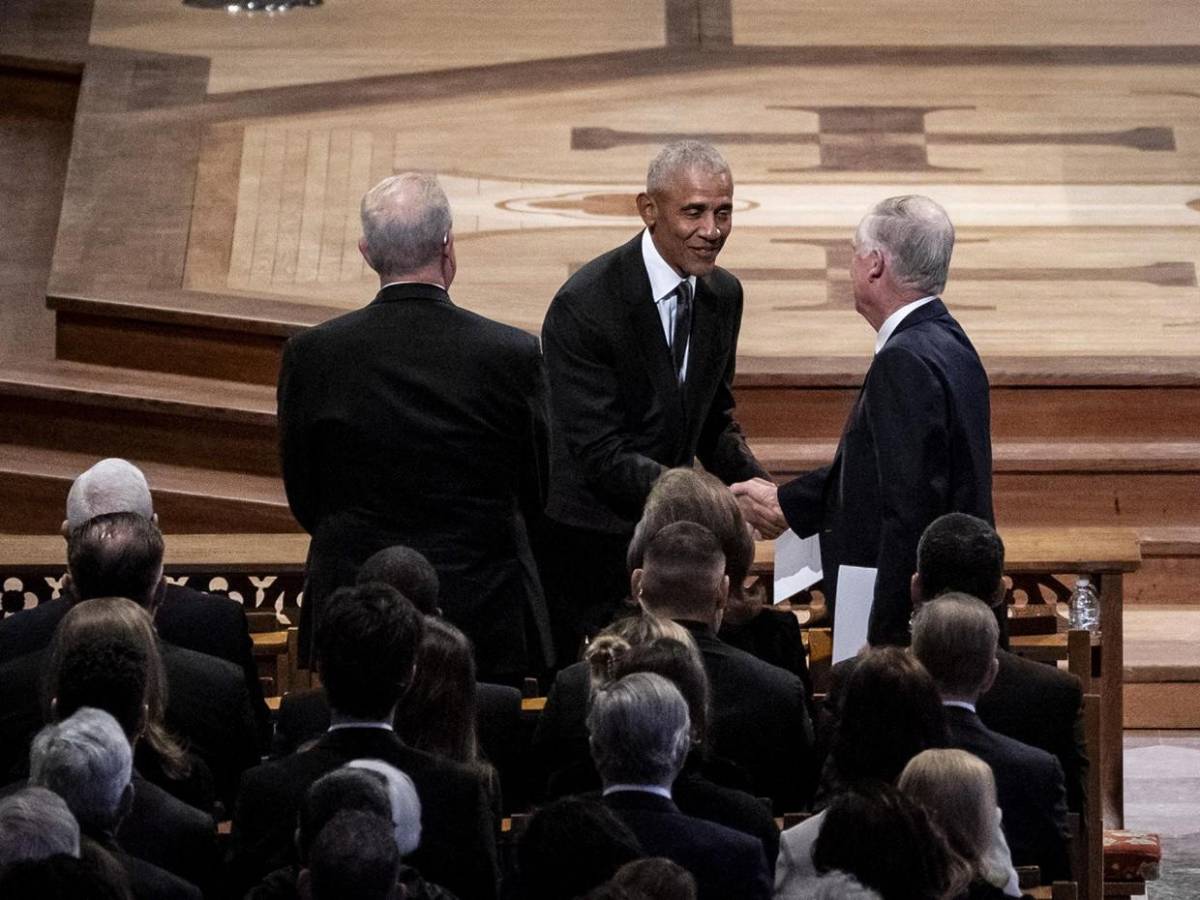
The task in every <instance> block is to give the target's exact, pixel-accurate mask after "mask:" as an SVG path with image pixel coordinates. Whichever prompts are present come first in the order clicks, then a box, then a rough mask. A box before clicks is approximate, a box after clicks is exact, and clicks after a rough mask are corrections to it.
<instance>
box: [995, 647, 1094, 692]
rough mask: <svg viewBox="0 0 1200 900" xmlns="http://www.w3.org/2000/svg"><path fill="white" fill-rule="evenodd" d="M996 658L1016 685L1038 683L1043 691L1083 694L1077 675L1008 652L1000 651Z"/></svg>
mask: <svg viewBox="0 0 1200 900" xmlns="http://www.w3.org/2000/svg"><path fill="white" fill-rule="evenodd" d="M996 658H997V660H999V662H1000V670H1001V672H1002V673H1004V674H1006V675H1007V676H1008V678H1009V679H1010V680H1011V681H1012V682H1014V683H1015V684H1022V683H1025V684H1032V683H1036V685H1037V686H1038V688H1040V689H1042V690H1057V691H1061V692H1063V693H1065V694H1072V695H1077V694H1079V693H1081V692H1082V686H1081V685H1080V683H1079V679H1078V678H1077V677H1075V675H1073V674H1071V673H1070V672H1064V671H1063V670H1062V669H1059V668H1057V667H1055V666H1048V665H1046V664H1045V663H1040V662H1035V661H1034V660H1031V659H1025V658H1024V657H1023V656H1020V655H1019V654H1016V653H1012V652H1010V651H1008V650H1000V651H998V652H997V653H996Z"/></svg>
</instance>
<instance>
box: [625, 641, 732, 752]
mask: <svg viewBox="0 0 1200 900" xmlns="http://www.w3.org/2000/svg"><path fill="white" fill-rule="evenodd" d="M634 672H653V673H655V674H656V675H661V676H662V677H663V678H665V679H667V680H668V681H669V682H671V684H673V685H675V687H676V688H678V689H679V693H681V694H682V695H683V699H684V700H685V701H686V702H687V707H688V717H689V718H690V719H691V721H692V740H693V741H696V742H698V743H699V742H702V741H703V740H704V737H705V735H706V733H707V730H708V704H709V689H708V675H707V673H706V672H705V671H704V661H703V659H702V658H701V656H700V650H699V648H697V647H696V642H695V641H694V640H692V636H691V635H690V634H689V635H687V640H686V641H680V640H676V639H674V638H657V639H655V640H653V641H650V642H649V643H645V644H640V645H638V646H636V647H630V648H629V652H628V653H626V654H624V655H623V656H622V657H620V658H619V659H618V660H617V661H616V664H615V665H614V666H613V670H612V679H613V680H616V679H619V678H624V677H625V676H626V675H632V674H633V673H634Z"/></svg>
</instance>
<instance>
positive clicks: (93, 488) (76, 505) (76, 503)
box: [64, 457, 154, 533]
mask: <svg viewBox="0 0 1200 900" xmlns="http://www.w3.org/2000/svg"><path fill="white" fill-rule="evenodd" d="M116 512H132V513H137V514H138V515H139V516H144V517H145V518H147V519H151V518H153V517H154V501H153V500H152V499H151V497H150V485H149V484H147V483H146V476H145V475H143V474H142V470H141V469H139V468H138V467H137V466H135V465H134V464H133V463H131V462H129V461H128V460H124V459H117V458H116V457H110V458H109V459H102V460H100V462H98V463H96V464H95V465H94V466H92V467H91V468H90V469H88V470H87V471H86V472H84V473H83V474H81V475H80V476H79V477H78V478H76V479H75V482H74V483H73V484H72V485H71V490H70V491H68V492H67V521H66V523H65V526H64V527H65V529H66V531H67V532H68V533H69V532H71V531H73V530H74V529H76V528H78V527H79V526H80V525H82V524H83V523H84V522H86V521H87V520H88V519H94V518H95V517H96V516H102V515H104V514H105V513H116Z"/></svg>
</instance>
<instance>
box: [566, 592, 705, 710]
mask: <svg viewBox="0 0 1200 900" xmlns="http://www.w3.org/2000/svg"><path fill="white" fill-rule="evenodd" d="M661 638H669V639H671V640H675V641H679V642H681V643H685V644H686V643H692V644H694V643H695V641H693V640H692V636H691V634H690V633H689V632H688V630H687V629H686V628H684V627H683V626H682V625H680V624H679V623H678V622H673V621H671V620H670V619H664V618H662V617H661V616H655V615H652V614H650V613H648V612H645V611H644V610H639V611H638V612H636V613H634V614H633V615H629V616H622V617H621V618H619V619H615V620H614V621H613V622H612V623H611V624H609V625H608V627H606V628H605V629H604V630H603V631H601V632H600V633H599V634H598V635H596V637H595V638H593V639H592V642H591V643H590V644H588V647H587V650H586V651H585V652H584V659H585V660H586V661H587V664H588V670H589V672H590V675H591V688H592V690H595V689H596V688H597V687H599V686H600V685H601V684H604V683H606V682H609V681H613V680H614V678H615V676H614V674H613V672H614V671H615V668H616V665H617V662H618V660H620V658H621V657H622V656H624V655H625V654H626V653H628V652H629V650H630V648H631V647H637V646H640V645H641V644H648V643H650V642H651V641H657V640H659V639H661Z"/></svg>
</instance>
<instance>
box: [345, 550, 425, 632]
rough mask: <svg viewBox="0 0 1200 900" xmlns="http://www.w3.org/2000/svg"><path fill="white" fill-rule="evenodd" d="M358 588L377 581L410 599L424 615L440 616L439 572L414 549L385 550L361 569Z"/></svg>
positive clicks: (357, 581)
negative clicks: (360, 585)
mask: <svg viewBox="0 0 1200 900" xmlns="http://www.w3.org/2000/svg"><path fill="white" fill-rule="evenodd" d="M355 581H356V583H358V584H366V583H367V582H368V581H378V582H380V583H381V584H388V585H391V586H392V587H394V588H395V589H396V590H398V591H399V592H400V593H401V594H403V595H404V596H405V597H407V598H408V599H409V600H410V601H411V602H412V605H413V606H415V607H416V608H417V609H418V610H419V611H420V613H421V614H422V615H425V616H436V615H440V613H441V610H439V609H438V596H439V593H440V591H441V588H440V585H439V582H438V574H437V570H436V569H434V567H433V564H432V563H430V562H429V560H427V559H426V558H425V557H424V556H422V555H421V554H420V553H418V552H417V551H416V550H414V549H412V547H404V546H401V545H399V544H397V545H396V546H394V547H384V548H383V549H382V550H380V551H379V552H378V553H376V554H374V555H373V556H370V557H368V558H367V561H366V562H365V563H363V564H362V566H360V567H359V570H358V576H357V578H356V579H355Z"/></svg>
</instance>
